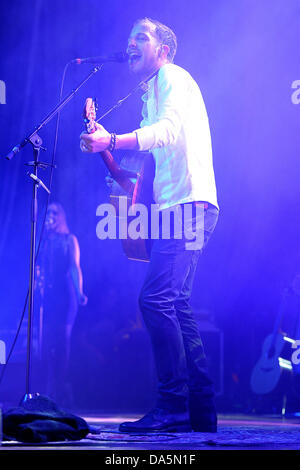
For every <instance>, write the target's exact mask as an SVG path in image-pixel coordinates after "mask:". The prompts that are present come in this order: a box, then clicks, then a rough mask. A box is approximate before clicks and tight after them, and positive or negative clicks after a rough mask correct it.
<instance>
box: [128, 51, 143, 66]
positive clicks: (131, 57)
mask: <svg viewBox="0 0 300 470" xmlns="http://www.w3.org/2000/svg"><path fill="white" fill-rule="evenodd" d="M141 57H142V56H141V55H140V54H136V53H132V54H130V55H129V64H130V65H132V64H136V63H137V62H138V61H139V60H140V59H141Z"/></svg>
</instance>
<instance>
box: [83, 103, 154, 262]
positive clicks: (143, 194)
mask: <svg viewBox="0 0 300 470" xmlns="http://www.w3.org/2000/svg"><path fill="white" fill-rule="evenodd" d="M83 118H84V123H85V129H86V132H87V133H88V134H91V133H93V132H95V131H96V125H95V122H96V105H95V100H93V99H92V98H87V99H86V102H85V106H84V110H83ZM100 156H101V158H102V160H103V162H104V164H105V166H106V168H107V169H108V171H109V173H110V175H111V177H112V179H113V180H114V184H113V185H112V188H111V194H110V202H111V204H113V205H114V207H115V209H116V215H117V217H119V216H121V214H119V207H120V199H121V198H122V207H124V203H125V204H126V206H127V208H128V209H129V207H130V206H134V204H137V203H139V204H144V205H145V206H146V207H147V209H148V211H147V213H148V215H149V220H148V224H147V227H150V214H151V210H150V207H151V204H152V203H153V198H152V194H153V179H154V172H155V167H154V161H153V157H152V155H151V154H149V153H148V152H131V153H130V154H128V155H126V156H124V157H123V158H122V160H121V163H120V165H119V164H118V163H117V162H116V161H115V159H114V157H113V156H112V154H111V153H110V152H109V151H108V150H104V151H102V152H100ZM130 221H131V218H130V217H128V218H127V226H128V225H129V224H130ZM140 233H141V234H143V233H145V230H143V228H141V230H140ZM127 234H128V231H127ZM151 245H152V243H151V238H146V236H145V237H144V236H141V237H140V238H138V239H132V238H130V237H129V235H128V236H127V237H126V238H122V246H123V251H124V252H125V254H126V256H127V257H128V258H129V259H134V260H137V261H149V259H150V253H151Z"/></svg>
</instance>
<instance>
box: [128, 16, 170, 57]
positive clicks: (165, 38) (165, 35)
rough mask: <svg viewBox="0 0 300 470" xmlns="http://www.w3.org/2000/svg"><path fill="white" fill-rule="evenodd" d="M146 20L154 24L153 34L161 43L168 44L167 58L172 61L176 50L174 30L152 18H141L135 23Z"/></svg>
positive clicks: (145, 21)
mask: <svg viewBox="0 0 300 470" xmlns="http://www.w3.org/2000/svg"><path fill="white" fill-rule="evenodd" d="M147 22H148V23H152V24H153V25H154V26H155V35H156V36H157V39H158V40H159V41H160V42H161V44H162V45H166V46H169V49H170V50H169V53H168V56H167V58H168V60H169V61H170V62H173V60H174V57H175V54H176V50H177V38H176V35H175V33H174V31H172V29H171V28H169V27H168V26H166V25H164V24H163V23H160V22H159V21H157V20H153V19H152V18H141V19H139V20H137V21H136V22H135V24H138V23H147Z"/></svg>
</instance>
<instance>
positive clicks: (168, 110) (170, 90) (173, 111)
mask: <svg viewBox="0 0 300 470" xmlns="http://www.w3.org/2000/svg"><path fill="white" fill-rule="evenodd" d="M186 90H187V85H186V83H185V81H184V76H182V74H181V73H178V72H177V71H176V72H175V73H174V71H173V70H170V69H169V68H168V67H163V68H162V69H161V70H160V72H159V74H158V77H157V82H156V83H154V91H155V105H156V110H157V113H156V118H155V121H154V122H153V123H151V120H150V123H149V124H147V125H144V126H143V127H141V128H139V129H137V130H135V132H136V135H137V140H138V145H139V150H141V151H144V150H152V149H154V148H158V147H164V146H167V145H172V144H174V143H175V142H176V140H177V137H178V135H179V133H180V130H181V127H182V124H183V122H184V118H185V114H186V106H187V105H186V103H187V100H186Z"/></svg>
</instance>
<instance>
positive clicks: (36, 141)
mask: <svg viewBox="0 0 300 470" xmlns="http://www.w3.org/2000/svg"><path fill="white" fill-rule="evenodd" d="M102 67H103V64H100V65H97V66H96V67H94V69H93V70H92V71H91V72H90V73H89V74H88V75H87V77H86V78H84V79H83V80H82V81H81V82H80V83H79V85H77V87H76V88H75V89H74V90H72V91H71V93H69V94H68V95H67V96H66V98H64V99H63V100H62V101H61V102H59V103H58V105H57V106H55V108H54V109H53V110H52V111H51V112H50V113H49V114H48V115H47V116H46V117H45V118H44V119H43V120H42V122H41V123H40V124H39V125H38V126H36V128H35V130H34V131H33V132H32V133H31V134H30V135H29V136H28V137H26V138H25V139H24V140H23V141H22V142H21V143H20V144H18V145H16V146H15V147H14V148H13V149H12V150H11V151H10V152H9V153H8V154H7V155H6V157H5V158H6V159H7V160H11V159H12V158H13V157H14V156H15V155H16V154H17V153H18V152H19V151H20V150H21V149H22V148H23V147H25V146H26V145H27V144H28V143H30V144H31V145H32V147H33V162H28V163H27V165H28V166H32V167H33V172H32V173H27V174H28V175H29V177H30V178H31V179H32V180H33V189H32V201H31V216H30V226H31V233H30V267H29V268H30V269H29V297H28V327H27V354H26V388H25V395H24V396H23V398H22V400H21V403H25V402H27V401H28V400H31V399H34V398H35V397H36V396H38V395H39V393H37V392H35V393H32V391H31V347H32V322H33V310H34V285H35V261H36V227H37V219H38V199H37V189H38V187H39V186H42V187H43V189H44V190H45V191H47V192H48V194H50V190H49V189H48V188H47V186H46V185H45V184H44V183H43V182H42V181H41V180H40V178H39V177H38V168H39V167H44V168H45V167H47V166H51V165H49V164H47V163H43V162H39V154H40V151H41V150H46V149H45V148H43V147H42V139H41V138H40V137H39V135H38V132H39V131H40V130H41V129H42V128H43V127H44V126H45V125H46V124H48V122H49V121H50V120H51V119H52V118H53V117H54V116H56V115H57V114H58V113H59V112H60V110H61V109H63V108H64V106H65V105H66V104H67V103H68V102H69V101H70V100H71V99H72V98H73V97H74V95H75V94H76V93H77V92H78V90H79V89H80V88H81V87H82V86H83V85H84V84H85V83H86V82H87V81H88V80H89V79H90V78H91V77H92V76H93V75H95V73H97V72H98V71H99V70H101V69H102Z"/></svg>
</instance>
